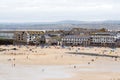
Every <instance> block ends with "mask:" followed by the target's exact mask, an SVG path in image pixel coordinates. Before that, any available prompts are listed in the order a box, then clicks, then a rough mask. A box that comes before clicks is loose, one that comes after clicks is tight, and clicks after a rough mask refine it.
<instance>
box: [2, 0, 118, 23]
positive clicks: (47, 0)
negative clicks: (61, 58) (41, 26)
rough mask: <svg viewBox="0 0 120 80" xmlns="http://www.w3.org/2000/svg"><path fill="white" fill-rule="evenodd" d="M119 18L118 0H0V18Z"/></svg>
mask: <svg viewBox="0 0 120 80" xmlns="http://www.w3.org/2000/svg"><path fill="white" fill-rule="evenodd" d="M61 20H80V21H101V20H120V0H0V22H54V21H61Z"/></svg>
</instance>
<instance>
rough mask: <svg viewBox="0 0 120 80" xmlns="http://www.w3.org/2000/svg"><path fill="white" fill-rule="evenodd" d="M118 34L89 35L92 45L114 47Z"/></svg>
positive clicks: (119, 35)
mask: <svg viewBox="0 0 120 80" xmlns="http://www.w3.org/2000/svg"><path fill="white" fill-rule="evenodd" d="M119 38H120V33H117V32H98V33H94V34H92V35H91V44H92V45H102V46H115V45H116V41H117V39H119Z"/></svg>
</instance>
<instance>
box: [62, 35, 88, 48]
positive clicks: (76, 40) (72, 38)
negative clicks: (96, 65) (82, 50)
mask: <svg viewBox="0 0 120 80" xmlns="http://www.w3.org/2000/svg"><path fill="white" fill-rule="evenodd" d="M89 39H90V36H81V35H68V36H65V37H63V38H62V45H69V46H88V45H90V40H89Z"/></svg>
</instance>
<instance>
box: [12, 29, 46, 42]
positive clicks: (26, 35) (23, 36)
mask: <svg viewBox="0 0 120 80" xmlns="http://www.w3.org/2000/svg"><path fill="white" fill-rule="evenodd" d="M43 34H44V31H32V30H31V31H15V33H14V44H19V43H20V44H30V43H35V40H36V39H39V37H40V36H41V35H43Z"/></svg>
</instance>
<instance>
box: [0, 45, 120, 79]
mask: <svg viewBox="0 0 120 80" xmlns="http://www.w3.org/2000/svg"><path fill="white" fill-rule="evenodd" d="M0 67H1V68H0V79H2V80H120V77H119V76H120V69H119V67H120V48H115V49H113V48H108V47H106V48H105V47H64V48H63V47H60V46H45V47H44V48H43V47H41V46H13V45H9V46H5V45H2V46H0ZM43 73H44V74H43ZM28 76H29V77H28Z"/></svg>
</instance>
